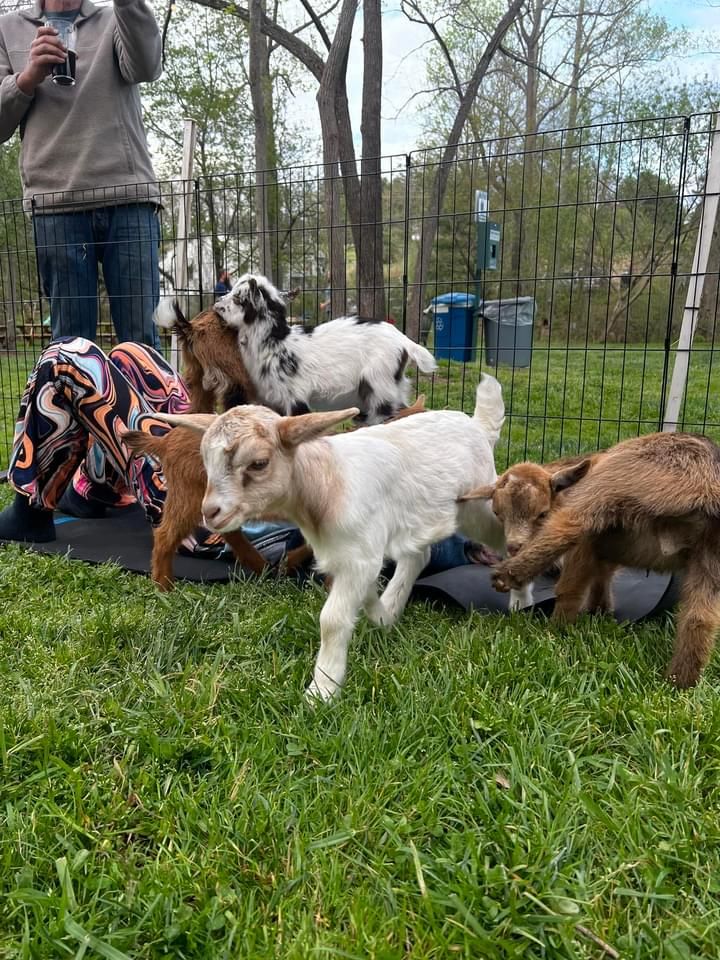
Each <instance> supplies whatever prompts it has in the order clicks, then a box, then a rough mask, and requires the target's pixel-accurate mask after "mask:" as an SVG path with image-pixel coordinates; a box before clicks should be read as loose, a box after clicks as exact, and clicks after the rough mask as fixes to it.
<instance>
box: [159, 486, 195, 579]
mask: <svg viewBox="0 0 720 960" xmlns="http://www.w3.org/2000/svg"><path fill="white" fill-rule="evenodd" d="M177 488H178V484H177V483H176V482H175V481H174V479H173V482H170V483H168V489H167V495H166V497H165V504H164V506H163V513H162V519H161V520H160V523H159V524H158V526H157V527H155V529H154V531H153V549H152V561H151V574H150V575H151V577H152V579H153V580H154V581H155V583H156V584H157V586H158V588H159V589H160V590H172V588H173V584H174V582H175V575H174V573H173V558H174V556H175V551H176V550H177V548H178V547H179V546H180V544H181V543H182V541H183V540H184V538H185V537H186V536H187V535H188V534H190V533H192V531H193V530H194V528H195V511H194V510H192V509H190V510H188V509H187V507H188V504H189V501H188V500H184V501H182V500H180V498H179V496H178V493H177ZM197 507H198V510H197V515H198V516H199V515H200V504H199V503H198V504H197Z"/></svg>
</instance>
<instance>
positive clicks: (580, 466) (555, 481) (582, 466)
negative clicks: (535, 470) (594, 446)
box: [550, 457, 590, 493]
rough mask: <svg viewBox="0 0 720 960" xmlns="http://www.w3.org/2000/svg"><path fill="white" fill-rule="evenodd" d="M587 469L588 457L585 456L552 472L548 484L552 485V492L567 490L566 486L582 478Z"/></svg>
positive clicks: (570, 485)
mask: <svg viewBox="0 0 720 960" xmlns="http://www.w3.org/2000/svg"><path fill="white" fill-rule="evenodd" d="M589 469H590V459H589V458H588V457H586V458H585V460H581V461H580V463H576V464H575V465H574V466H572V467H566V468H565V469H564V470H558V471H557V473H554V474H553V475H552V477H551V478H550V486H551V487H552V491H553V493H560V491H561V490H567V488H568V487H572V485H573V484H575V483H577V482H578V480H582V478H583V477H584V476H585V474H586V473H587V472H588V470H589Z"/></svg>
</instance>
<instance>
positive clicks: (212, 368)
mask: <svg viewBox="0 0 720 960" xmlns="http://www.w3.org/2000/svg"><path fill="white" fill-rule="evenodd" d="M154 319H155V323H156V324H157V325H158V326H159V327H162V329H163V330H170V331H172V332H173V333H175V334H176V335H177V338H178V343H179V345H180V350H181V354H182V368H183V369H182V372H183V378H184V380H185V382H186V383H187V386H188V392H189V393H190V400H191V403H192V410H193V412H195V413H213V412H214V411H215V409H216V407H217V406H219V407H220V408H221V409H223V410H229V409H230V407H234V406H236V405H237V404H239V403H253V402H254V401H255V400H256V398H257V395H256V391H255V387H254V385H253V383H252V381H251V379H250V377H249V376H248V372H247V370H246V369H245V364H244V363H243V359H242V356H241V354H240V351H239V350H238V346H237V333H236V332H235V331H234V330H231V329H229V328H228V327H227V326H226V325H225V324H224V323H223V321H222V319H221V317H220V315H219V314H218V313H216V312H215V310H213V309H212V307H211V308H210V309H209V310H203V312H202V313H198V314H197V316H195V317H193V319H192V320H189V321H188V320H187V319H186V318H185V315H184V314H183V312H182V310H181V309H180V306H179V304H178V302H177V300H172V299H170V298H166V299H165V300H161V301H160V303H159V304H158V307H157V309H156V311H155V317H154Z"/></svg>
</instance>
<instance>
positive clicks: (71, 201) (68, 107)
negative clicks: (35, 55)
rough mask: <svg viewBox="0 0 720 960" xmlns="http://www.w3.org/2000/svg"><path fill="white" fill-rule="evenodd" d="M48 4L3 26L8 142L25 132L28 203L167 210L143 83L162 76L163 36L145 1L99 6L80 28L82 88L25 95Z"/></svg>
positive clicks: (49, 88) (0, 100)
mask: <svg viewBox="0 0 720 960" xmlns="http://www.w3.org/2000/svg"><path fill="white" fill-rule="evenodd" d="M42 23H43V10H42V0H35V6H34V7H33V8H31V9H28V10H19V11H16V12H14V13H8V14H6V15H5V16H3V17H0V143H3V142H4V141H6V140H8V139H9V138H10V137H11V136H12V135H13V133H14V132H15V130H16V129H17V128H18V127H19V128H20V138H21V141H22V144H21V149H20V174H21V177H22V182H23V196H24V198H25V200H26V201H28V202H31V203H32V207H33V209H34V211H35V212H46V213H49V212H51V210H52V212H60V210H62V211H70V210H80V209H87V208H90V207H102V206H108V205H113V204H119V203H133V202H147V201H151V202H158V188H157V183H156V180H155V173H154V172H153V168H152V162H151V160H150V152H149V150H148V145H147V139H146V136H145V129H144V127H143V122H142V108H141V104H140V94H139V91H138V87H137V84H139V83H142V82H144V81H149V80H155V79H157V77H158V76H159V75H160V72H161V44H160V32H159V30H158V26H157V23H156V22H155V17H154V16H153V14H152V11H151V10H150V8H149V7H148V6H147V4H146V3H145V2H144V0H114V2H113V4H112V5H111V6H108V7H96V6H95V5H94V4H93V3H91V2H90V0H82V6H81V8H80V13H79V14H78V17H77V19H76V20H75V28H76V39H77V79H76V83H75V86H73V87H62V86H57V85H56V84H54V83H52V82H51V80H50V77H48V78H47V79H46V80H44V81H43V83H41V84H40V86H39V87H37V89H36V90H35V93H34V95H32V96H28V95H27V94H25V93H23V92H22V91H21V90H20V89H18V85H17V83H16V79H15V78H16V75H17V74H19V73H21V72H22V70H23V69H24V67H25V65H26V63H27V60H28V56H29V52H30V44H31V43H32V41H33V40H34V38H35V34H36V32H37V28H38V27H39V26H41V25H42Z"/></svg>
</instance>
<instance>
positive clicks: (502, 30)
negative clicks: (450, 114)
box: [405, 0, 525, 340]
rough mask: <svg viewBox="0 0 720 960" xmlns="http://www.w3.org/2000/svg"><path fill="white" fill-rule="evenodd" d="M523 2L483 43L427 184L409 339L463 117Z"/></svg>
mask: <svg viewBox="0 0 720 960" xmlns="http://www.w3.org/2000/svg"><path fill="white" fill-rule="evenodd" d="M524 2H525V0H513V2H512V4H511V5H510V7H509V9H508V11H507V13H506V14H505V16H504V17H503V18H502V20H501V21H500V22H499V23H498V25H497V27H496V28H495V32H494V33H493V35H492V37H491V38H490V41H489V42H488V45H487V46H486V47H485V52H484V53H483V55H482V57H481V58H480V60H479V61H478V63H477V66H476V67H475V70H474V72H473V75H472V77H471V79H470V82H469V83H468V85H467V88H466V90H465V94H464V96H463V98H462V100H461V101H460V105H459V107H458V112H457V114H456V115H455V121H454V123H453V126H452V130H451V131H450V136H449V137H448V142H447V145H446V147H445V149H444V150H443V155H442V160H441V161H440V164H439V165H438V169H437V172H436V174H435V178H434V181H433V184H432V187H431V188H430V199H429V201H428V203H427V207H426V210H425V211H424V216H423V220H422V227H421V231H420V251H419V254H418V257H417V260H416V262H415V269H414V271H413V280H412V286H411V291H410V298H409V301H408V309H407V324H406V330H405V332H406V333H407V335H408V336H409V337H411V338H412V339H413V340H418V339H419V337H420V321H421V318H422V309H423V293H424V288H425V279H426V277H427V273H428V269H429V267H430V259H431V257H432V251H433V246H434V244H435V237H436V236H437V230H438V222H439V218H440V212H441V210H442V205H443V201H444V199H445V191H446V189H447V185H448V180H449V178H450V168H451V164H452V162H453V160H454V159H455V155H456V153H457V146H458V143H459V142H460V136H461V135H462V132H463V129H464V127H465V123H466V122H467V118H468V115H469V113H470V109H471V107H472V105H473V102H474V100H475V97H476V96H477V93H478V90H479V88H480V84H481V82H482V79H483V77H484V76H485V74H486V73H487V70H488V67H489V66H490V63H491V61H492V58H493V56H494V55H495V52H496V51H497V48H498V47H499V46H500V43H501V42H502V38H503V37H504V36H505V34H506V33H507V31H508V29H509V28H510V26H511V24H512V23H513V21H514V20H515V18H516V17H517V15H518V14H519V12H520V10H521V9H522V7H523V5H524Z"/></svg>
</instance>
